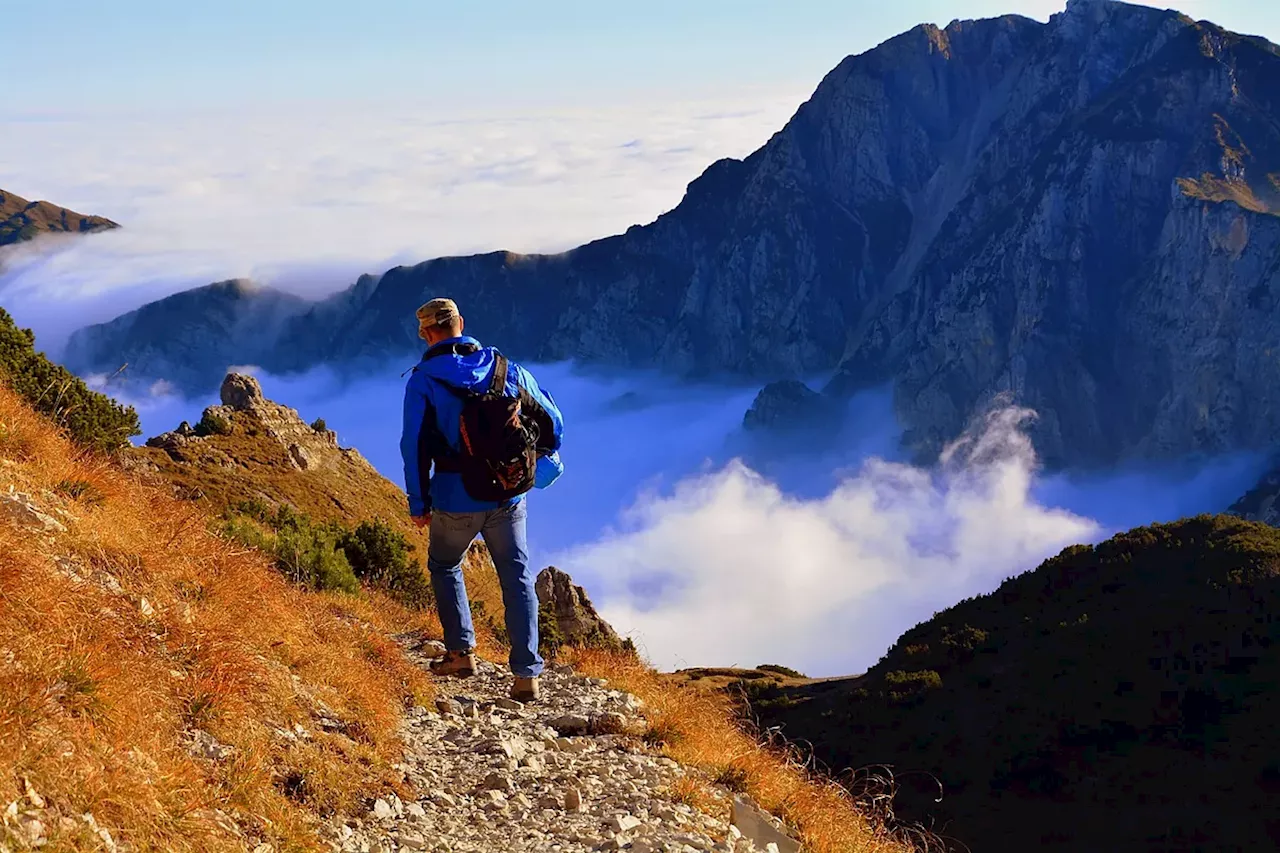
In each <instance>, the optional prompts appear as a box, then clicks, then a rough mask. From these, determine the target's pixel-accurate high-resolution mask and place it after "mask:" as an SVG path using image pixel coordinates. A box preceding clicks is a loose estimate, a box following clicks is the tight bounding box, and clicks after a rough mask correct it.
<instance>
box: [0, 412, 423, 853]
mask: <svg viewBox="0 0 1280 853" xmlns="http://www.w3.org/2000/svg"><path fill="white" fill-rule="evenodd" d="M72 484H78V485H77V486H76V487H74V488H72ZM10 488H13V489H16V490H17V491H19V492H24V493H28V494H30V495H33V496H35V499H36V500H37V501H38V502H39V503H40V504H41V505H42V506H43V507H44V508H46V509H47V510H51V511H52V510H55V509H61V511H63V512H64V513H66V515H67V516H68V517H69V519H70V520H68V521H67V524H66V527H67V529H66V531H65V532H62V533H57V534H54V535H51V536H48V537H45V536H41V535H37V534H34V533H32V532H31V531H29V530H26V529H23V528H22V527H19V526H15V525H13V524H12V523H9V522H4V521H0V683H3V685H4V689H3V690H0V802H2V803H3V804H5V805H6V806H7V805H8V804H9V803H11V802H13V803H16V804H17V808H19V809H20V810H25V809H32V808H34V807H35V805H36V800H35V798H32V797H29V796H26V789H25V785H23V784H22V782H20V780H26V781H27V782H29V783H30V785H31V788H32V789H33V790H34V791H35V792H36V794H37V795H38V797H39V798H40V799H42V800H43V801H45V808H44V810H43V820H44V823H45V826H46V828H47V829H48V831H49V832H50V835H51V839H52V843H51V847H50V848H49V849H55V850H56V849H94V846H95V844H96V842H95V839H94V838H93V837H92V834H91V832H90V829H89V828H88V827H87V826H86V825H85V824H84V822H83V821H82V820H80V819H79V816H80V815H83V814H84V813H86V812H88V813H92V814H93V815H94V816H95V817H96V819H97V821H98V824H100V825H101V826H102V827H105V828H107V829H108V830H109V831H110V832H111V833H112V834H113V835H114V836H115V837H116V838H123V839H126V840H128V841H130V842H131V843H133V844H134V845H135V849H138V850H178V851H184V850H201V851H203V850H223V849H244V846H243V845H244V843H245V840H246V839H248V840H253V841H254V842H255V843H256V842H257V841H267V842H269V843H272V844H274V845H276V848H277V849H308V848H310V847H312V846H313V844H312V842H313V838H312V833H311V831H310V829H309V824H310V822H311V820H312V817H311V815H312V814H313V812H314V811H316V810H319V811H328V810H332V809H348V808H353V807H356V806H357V805H358V804H359V803H360V802H362V801H363V800H364V798H366V797H368V796H369V795H370V794H371V793H372V792H376V791H378V790H382V789H385V788H387V787H388V786H392V785H394V784H395V780H394V777H393V774H392V772H391V769H390V764H391V763H393V762H394V761H395V760H397V756H398V744H397V741H396V738H395V725H396V722H397V719H398V715H399V710H400V707H401V706H402V704H403V703H404V702H406V701H409V700H410V699H411V698H413V697H415V696H416V697H417V698H419V699H421V698H424V696H425V694H426V693H427V691H428V690H429V685H428V684H427V682H426V680H425V679H424V678H423V677H422V675H421V673H419V672H418V671H417V670H415V669H413V668H411V667H409V666H407V665H406V664H405V663H404V662H403V659H402V658H401V656H400V655H399V652H398V650H397V649H395V647H394V645H393V644H392V643H391V642H390V641H389V640H388V639H387V638H386V634H387V632H389V631H391V630H403V629H406V628H412V627H416V626H417V624H418V623H417V619H416V617H414V616H412V615H411V614H408V613H405V612H403V611H399V610H398V609H397V608H395V607H394V606H392V605H390V604H389V603H386V602H375V601H373V600H371V599H368V598H364V599H361V598H355V597H351V596H323V595H312V594H307V593H303V592H300V591H298V590H296V589H294V588H292V587H290V586H289V585H287V584H286V583H285V582H284V581H283V580H282V579H281V578H280V576H279V575H278V574H277V573H276V572H275V571H273V570H272V569H271V568H270V566H269V564H268V562H267V560H266V559H265V558H264V557H263V556H262V555H261V554H258V553H256V552H252V551H245V550H243V549H236V548H234V547H232V546H231V545H229V544H228V543H227V542H225V541H223V540H221V539H218V538H216V537H215V536H213V535H212V534H210V533H209V532H208V529H209V528H208V524H207V519H206V518H205V516H203V515H202V514H201V513H200V512H198V511H197V509H196V508H194V507H192V506H191V505H190V504H189V503H186V502H182V501H178V500H175V499H174V498H173V497H171V495H170V494H169V490H168V489H164V488H157V487H155V486H149V485H144V484H141V483H139V482H137V481H136V480H135V479H134V478H131V477H129V476H127V475H126V474H124V473H122V472H121V471H119V470H118V469H117V468H115V467H114V466H113V465H111V464H110V463H108V462H106V461H103V460H101V459H99V458H96V457H92V456H86V455H82V454H81V453H80V452H79V451H77V449H76V448H74V447H73V446H72V445H71V444H69V443H68V442H67V441H66V439H65V438H63V437H62V436H61V435H59V434H58V433H57V431H56V430H55V429H54V428H53V427H52V426H51V425H50V424H49V423H48V422H47V421H45V420H43V419H42V418H40V417H39V416H37V415H35V414H34V413H33V412H31V411H30V410H29V409H28V408H26V406H25V405H24V404H23V403H21V401H20V400H19V399H18V398H17V397H16V396H15V395H14V394H12V393H11V392H9V391H7V390H5V389H3V388H0V490H3V491H6V492H7V491H8V490H9V489H10ZM69 494H78V495H79V497H78V498H71V497H68V496H67V495H69ZM72 573H74V574H75V575H77V576H78V577H79V578H82V579H79V580H77V579H76V577H73V576H72ZM108 575H109V576H110V577H111V578H114V579H115V582H117V583H118V584H119V587H118V589H117V588H115V587H114V586H113V585H112V584H110V583H109V582H107V581H106V580H105V579H106V578H107V576H108ZM144 600H145V604H144ZM320 713H323V714H325V715H326V716H329V717H331V718H335V719H336V720H338V721H339V722H340V723H341V730H334V731H325V730H323V729H322V728H321V727H320V726H319V725H318V722H317V719H316V717H317V714H320ZM295 724H300V725H302V726H303V727H304V728H306V729H307V730H308V732H309V734H310V737H308V738H306V739H302V740H289V739H286V738H283V737H281V736H280V735H279V734H277V730H278V729H289V728H291V727H292V726H294V725H295ZM197 727H198V728H200V729H203V730H206V731H208V732H210V733H211V734H213V735H214V736H215V737H217V738H218V739H219V740H221V741H223V742H225V743H227V744H230V745H232V746H234V747H235V748H236V749H237V752H236V754H235V756H234V757H233V758H231V759H229V760H226V761H222V762H217V763H212V762H208V761H204V760H200V759H196V758H193V757H192V755H191V754H190V753H189V752H188V751H187V750H186V749H185V748H184V747H183V736H184V732H186V731H188V730H191V729H193V728H197ZM60 818H67V819H68V821H67V823H66V824H65V825H63V824H62V823H61V821H60V820H59V819H60ZM9 823H12V822H11V821H10V822H9ZM8 829H12V826H9V827H8ZM5 831H7V830H6V828H4V827H0V838H2V837H3V834H4V832H5ZM0 846H3V845H0ZM252 846H253V844H250V845H249V847H250V848H252Z"/></svg>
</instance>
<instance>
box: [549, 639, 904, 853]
mask: <svg viewBox="0 0 1280 853" xmlns="http://www.w3.org/2000/svg"><path fill="white" fill-rule="evenodd" d="M564 657H565V659H566V660H567V661H568V662H570V663H571V664H572V665H573V666H574V667H575V668H577V669H578V670H579V671H581V672H582V673H584V674H586V675H590V676H594V677H600V678H607V679H608V680H609V682H610V686H612V687H615V688H617V689H619V690H625V691H627V692H629V693H633V694H635V695H636V696H638V697H639V698H640V699H641V700H643V701H644V704H645V707H644V714H645V717H646V718H647V720H648V723H649V728H648V731H647V733H646V734H645V736H644V738H645V740H646V741H648V742H649V743H651V744H653V745H655V746H658V747H660V748H661V749H662V751H663V752H664V753H665V754H666V755H668V756H670V757H671V758H673V759H675V760H676V761H679V762H681V763H682V764H685V765H687V766H690V767H693V768H697V769H699V770H701V771H703V772H704V773H705V774H706V777H707V779H708V780H709V781H711V782H715V783H718V784H720V785H723V786H724V787H727V788H729V789H730V790H732V791H735V792H741V793H745V794H748V795H750V796H751V797H752V798H753V799H754V800H755V801H756V802H757V803H758V804H759V805H760V806H762V807H763V808H765V809H767V810H768V811H771V812H773V813H774V814H776V815H778V816H779V817H781V818H783V819H784V820H785V821H786V822H787V823H788V824H790V825H791V826H792V827H794V828H795V830H796V831H797V832H798V834H799V836H800V838H801V839H802V841H803V842H804V844H805V849H806V850H808V851H812V853H890V851H892V853H907V851H914V850H918V849H919V845H916V844H914V843H913V842H912V841H910V840H908V839H906V838H904V837H903V836H902V835H901V834H895V833H894V832H891V831H890V830H889V829H888V828H887V827H886V825H885V822H884V821H883V820H882V819H881V818H880V817H879V816H876V815H873V814H871V813H870V807H869V804H860V803H858V802H855V800H854V799H853V797H852V796H851V795H850V794H849V792H848V791H847V790H845V789H844V788H843V787H841V786H840V785H838V784H836V783H835V782H833V781H830V780H828V779H825V778H823V777H820V776H817V775H815V774H812V773H809V772H808V771H807V770H806V769H805V768H804V767H803V766H801V765H800V764H799V763H798V762H797V761H796V760H794V758H793V757H792V756H791V755H789V754H788V753H786V752H785V751H783V750H781V749H777V748H772V747H769V746H766V745H764V744H762V743H761V742H760V741H759V740H757V739H756V738H755V737H753V736H752V735H751V734H749V733H748V732H747V731H746V730H745V729H744V728H743V727H742V725H741V724H740V723H739V722H738V721H737V716H736V714H735V713H734V709H733V707H732V704H731V702H730V699H729V698H728V697H727V696H725V695H724V694H722V693H719V692H716V691H707V690H697V689H694V688H692V687H689V686H687V685H684V684H680V683H677V682H674V681H672V680H670V679H664V678H662V677H661V676H660V675H659V674H658V673H657V672H656V671H654V670H653V669H652V668H651V667H649V666H647V665H646V664H645V663H644V662H643V661H641V660H639V659H638V658H636V657H635V656H633V655H628V654H621V653H614V652H608V651H601V650H596V649H571V650H566V651H565V653H564ZM669 795H670V796H672V797H673V798H674V799H677V800H679V801H681V802H689V803H690V804H698V805H701V806H705V807H707V808H714V805H713V804H711V803H710V797H709V795H708V794H707V793H706V791H705V787H704V786H702V785H700V783H699V782H698V781H697V780H689V781H687V782H682V783H680V784H679V785H678V786H674V787H673V791H672V792H670V794H669Z"/></svg>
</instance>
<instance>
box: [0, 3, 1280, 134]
mask: <svg viewBox="0 0 1280 853" xmlns="http://www.w3.org/2000/svg"><path fill="white" fill-rule="evenodd" d="M1147 5H1155V6H1165V5H1170V4H1167V3H1147ZM1172 5H1174V6H1176V7H1177V8H1178V9H1180V10H1181V11H1184V12H1186V13H1187V14H1189V15H1192V16H1194V17H1197V18H1205V17H1207V18H1211V19H1212V20H1214V21H1216V22H1217V23H1220V24H1222V25H1223V26H1227V27H1228V28H1231V29H1236V30H1241V31H1246V32H1251V33H1257V34H1261V35H1266V36H1268V37H1270V38H1271V39H1272V40H1278V39H1280V3H1275V2H1274V0H1181V2H1179V3H1176V4H1172ZM3 6H4V11H3V19H4V30H5V38H4V42H5V44H4V50H3V51H0V79H5V80H9V81H20V83H21V85H19V86H16V87H14V86H10V87H8V89H7V91H6V92H5V97H4V100H3V104H0V115H4V114H8V115H9V116H47V115H51V114H52V115H58V114H62V113H65V112H68V111H70V112H78V111H84V110H91V111H105V112H116V113H118V112H122V111H126V112H127V111H132V112H140V113H143V114H146V113H150V112H153V111H156V110H175V109H176V110H189V109H192V108H199V109H213V108H224V109H225V108H233V109H239V108H253V107H263V106H268V105H278V104H282V103H283V104H297V103H299V102H303V101H311V102H318V103H337V102H356V103H371V102H376V101H394V102H398V103H402V102H404V101H406V100H408V101H413V102H415V103H419V104H421V105H423V107H424V108H427V107H430V108H434V109H448V110H450V111H452V112H456V111H457V110H459V109H482V110H483V109H487V108H490V107H492V106H495V105H497V106H501V107H503V108H505V109H508V110H509V109H510V108H512V107H515V106H518V107H519V108H522V109H527V108H530V107H534V106H547V105H554V106H566V105H570V104H576V105H586V106H607V105H608V106H616V105H617V103H618V102H619V101H626V100H628V99H630V98H635V97H643V96H645V95H653V94H654V93H660V92H661V93H668V94H672V95H675V94H678V95H679V96H681V97H685V96H688V95H690V94H715V95H719V94H725V93H734V94H740V93H742V92H743V91H746V90H749V89H750V88H752V87H755V86H764V87H767V88H770V89H775V88H777V87H779V86H782V87H787V86H802V87H808V88H810V89H811V88H812V87H813V86H814V85H816V84H817V82H818V80H819V79H821V77H822V75H823V74H825V73H826V72H827V71H829V70H830V69H831V68H833V67H834V66H835V65H836V64H837V63H838V62H839V61H840V60H841V59H842V58H844V57H845V56H846V55H849V54H852V53H859V52H861V51H863V50H866V49H868V48H870V47H872V46H874V45H876V44H878V43H880V42H882V41H884V40H885V39H887V38H890V37H892V36H894V35H896V34H898V33H900V32H903V31H905V30H907V29H910V28H911V27H912V26H914V25H916V24H918V23H921V22H926V21H929V22H934V23H938V24H943V25H945V24H946V23H947V22H949V21H951V20H954V19H966V18H982V17H992V16H995V15H999V14H1005V13H1017V14H1023V15H1027V16H1029V17H1033V18H1037V19H1040V20H1045V19H1046V18H1047V17H1048V16H1049V15H1050V14H1052V13H1054V12H1057V11H1060V10H1061V9H1062V8H1063V6H1064V0H897V2H892V3H884V2H868V0H790V2H785V3H783V2H777V0H696V2H690V0H646V2H643V3H616V2H614V3H601V2H593V1H592V0H545V2H538V3H532V2H528V0H485V2H466V3H463V2H456V0H455V2H445V0H375V1H374V2H364V3H352V2H349V0H273V2H270V3H264V2H261V0H223V2H218V3H174V2H172V0H122V1H121V2H117V3H91V2H87V0H72V2H66V3H17V2H6V3H4V4H3Z"/></svg>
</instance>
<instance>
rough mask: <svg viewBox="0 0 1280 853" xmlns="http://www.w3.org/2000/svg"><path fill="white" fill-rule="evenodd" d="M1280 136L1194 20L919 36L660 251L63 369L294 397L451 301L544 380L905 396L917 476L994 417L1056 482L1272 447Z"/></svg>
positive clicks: (105, 354) (722, 190)
mask: <svg viewBox="0 0 1280 853" xmlns="http://www.w3.org/2000/svg"><path fill="white" fill-rule="evenodd" d="M1278 112H1280V49H1278V48H1277V47H1276V46H1274V45H1272V44H1269V43H1268V42H1266V41H1264V40H1262V39H1258V38H1254V37H1248V36H1241V35H1237V34H1234V33H1230V32H1227V31H1224V30H1222V29H1221V28H1219V27H1216V26H1214V25H1213V24H1210V23H1205V22H1195V21H1193V20H1191V19H1189V18H1187V17H1185V16H1182V15H1179V14H1178V13H1176V12H1171V11H1161V10H1157V9H1152V8H1147V7H1140V6H1130V5H1126V4H1122V3H1116V2H1102V0H1089V1H1088V2H1072V3H1070V4H1069V6H1068V8H1067V10H1066V11H1065V12H1063V13H1060V14H1058V15H1055V16H1053V18H1052V20H1051V21H1050V22H1049V23H1047V24H1041V23H1039V22H1036V21H1033V20H1030V19H1028V18H1022V17H1017V16H1008V17H1003V18H998V19H993V20H985V21H956V22H953V23H952V24H950V25H949V26H947V27H946V28H945V29H940V28H938V27H936V26H932V25H923V26H920V27H916V28H915V29H913V30H911V31H909V32H907V33H904V34H903V35H901V36H898V37H897V38H893V39H890V40H889V41H887V42H885V43H884V44H882V45H880V46H879V47H877V48H875V49H873V50H871V51H868V52H866V53H864V54H861V55H859V56H853V57H849V58H848V59H846V60H844V61H843V62H841V63H840V65H839V66H837V67H836V68H835V70H833V71H832V72H831V73H830V74H828V75H827V77H826V79H824V80H823V81H822V83H821V85H820V86H818V88H817V90H816V91H815V92H814V94H813V96H812V97H811V98H810V99H809V100H808V101H807V102H806V103H804V104H803V105H801V107H800V108H799V110H798V111H797V112H796V114H795V116H794V117H793V118H792V119H791V121H790V122H789V123H788V124H787V126H786V127H785V128H784V129H783V130H782V131H780V132H779V133H777V134H776V135H775V136H774V137H773V138H772V139H770V140H769V142H768V143H767V144H766V145H765V146H763V147H762V148H761V149H759V150H758V151H756V152H755V153H753V154H752V155H750V156H749V157H747V158H746V159H745V160H741V161H738V160H721V161H719V162H717V163H715V164H713V165H711V166H710V167H709V168H708V169H707V170H706V172H705V173H704V174H703V175H702V176H701V177H699V178H698V179H697V180H695V181H694V182H693V183H691V184H690V185H689V188H688V191H687V193H686V194H685V197H684V199H683V201H682V202H681V203H680V204H679V205H678V206H677V207H676V208H674V209H673V210H672V211H670V212H669V213H666V214H664V215H663V216H661V217H659V218H658V219H657V220H656V221H655V222H653V223H651V224H649V225H646V226H642V227H641V226H637V227H633V228H631V229H629V230H628V231H627V232H626V233H624V234H620V235H617V236H614V237H609V238H607V239H603V240H599V241H596V242H593V243H590V244H587V245H584V246H581V247H579V248H577V249H574V250H572V251H570V252H566V253H564V254H561V255H551V256H542V255H532V256H531V255H516V254H512V253H508V252H495V253H491V254H486V255H478V256H472V257H461V258H440V259H436V260H432V261H428V262H426V263H422V264H419V265H417V266H413V267H397V268H395V269H392V270H389V271H388V272H387V273H386V274H384V275H383V276H381V277H380V278H373V277H365V278H363V279H361V280H360V282H358V283H357V284H356V285H354V286H353V287H352V288H351V289H350V290H348V291H346V292H345V293H342V294H339V295H338V296H336V297H333V298H332V299H329V300H327V301H325V302H323V303H321V304H318V305H315V306H311V307H308V308H306V309H305V310H302V311H294V312H293V313H291V314H290V316H288V317H286V318H285V319H284V320H283V321H282V322H281V323H280V324H279V328H278V330H277V332H276V333H275V334H274V335H273V336H270V337H262V336H261V335H260V333H259V332H252V333H251V332H250V331H249V324H246V326H245V327H244V328H237V329H227V328H226V324H225V323H220V322H219V321H215V320H208V321H202V323H203V328H205V329H206V330H208V331H203V332H202V331H201V330H200V328H197V327H193V326H186V327H183V328H178V327H170V326H168V325H165V324H156V323H145V324H144V323H142V322H141V319H142V317H143V316H144V314H145V312H147V311H149V310H152V309H154V307H155V306H148V307H147V308H144V309H142V310H141V311H140V312H135V314H132V315H126V316H125V317H122V318H120V319H118V320H115V321H113V322H111V323H108V324H106V325H104V326H100V327H94V328H91V329H89V330H86V331H84V332H82V333H80V335H78V337H77V339H76V340H75V341H74V344H75V345H74V346H73V348H72V349H73V352H74V353H75V359H76V361H75V364H76V366H77V367H79V368H81V369H85V370H97V369H104V368H107V367H110V368H114V367H116V366H118V365H119V364H120V363H121V362H123V361H129V362H130V363H131V364H133V365H134V369H135V370H143V371H144V372H145V371H151V372H153V373H154V374H155V375H158V376H166V377H169V378H174V377H177V378H178V379H180V380H183V381H187V380H191V381H194V380H196V379H201V378H202V377H203V379H202V381H205V382H206V383H209V382H210V381H211V380H209V376H211V375H212V374H213V373H215V372H217V371H219V370H221V369H222V368H223V367H225V360H226V357H227V355H226V354H227V353H236V352H240V351H242V350H243V351H245V352H252V353H253V354H254V358H255V361H257V362H258V363H260V364H262V366H264V367H265V368H267V369H270V370H276V371H279V370H300V369H304V368H307V367H310V366H313V365H315V364H319V363H331V364H338V365H350V364H354V363H358V362H360V361H362V360H366V359H370V358H387V357H392V356H394V357H403V356H406V355H408V354H410V353H412V352H413V351H415V350H416V349H417V347H418V342H417V340H416V338H415V321H414V317H413V310H414V308H415V307H416V306H417V305H418V304H419V303H420V302H421V301H422V300H423V299H425V298H426V297H430V296H438V295H452V296H456V297H457V298H459V299H460V300H461V301H462V304H463V310H464V312H465V314H466V315H467V318H468V321H469V325H468V328H469V329H471V330H473V331H474V332H476V333H477V334H479V335H480V336H481V337H483V338H488V339H490V340H494V341H498V342H500V343H501V344H502V346H503V348H504V350H505V351H507V352H508V353H509V354H511V355H512V356H514V357H517V358H524V359H526V360H527V359H563V358H575V359H580V360H588V361H596V362H604V363H609V364H615V365H622V366H636V367H657V368H661V369H663V370H667V371H672V372H675V373H679V374H683V375H698V374H703V375H708V374H715V373H720V372H725V371H730V372H734V373H737V374H743V375H749V376H753V377H759V378H761V379H764V380H766V381H769V380H774V379H779V378H794V377H797V376H803V375H812V374H813V373H816V372H820V371H829V370H833V369H835V370H836V373H835V378H834V379H833V380H832V382H831V383H830V385H829V386H828V388H827V389H826V390H827V391H828V392H829V393H831V394H833V395H837V396H840V395H846V394H850V393H852V392H854V391H856V390H858V389H860V388H863V387H866V386H868V385H871V384H881V383H884V382H892V383H893V385H894V388H895V400H896V408H897V412H898V414H899V417H900V419H901V420H902V421H903V423H904V425H905V427H906V428H907V433H906V436H907V441H908V443H909V444H910V445H911V446H912V447H914V448H915V449H917V450H919V451H921V452H931V451H933V450H936V449H938V448H939V447H940V446H942V444H943V443H944V442H945V441H947V440H949V439H951V438H953V437H954V436H956V435H958V434H959V433H960V432H961V430H962V429H963V427H964V426H965V424H966V423H967V422H968V420H969V419H970V418H971V417H972V416H973V415H974V414H975V413H977V412H981V411H982V410H983V409H984V408H985V407H986V406H987V405H988V403H989V402H990V401H991V400H992V399H994V398H996V397H998V396H1000V395H1002V394H1009V395H1011V396H1012V398H1013V399H1014V401H1015V402H1017V403H1018V404H1020V405H1024V406H1029V407H1031V408H1034V409H1036V410H1037V411H1038V412H1039V414H1040V417H1039V419H1038V420H1037V421H1036V425H1035V427H1034V437H1035V440H1036V443H1037V446H1038V448H1039V449H1040V451H1041V452H1042V454H1043V455H1044V456H1045V457H1046V458H1047V459H1048V460H1049V462H1050V463H1052V464H1057V465H1100V464H1107V463H1110V462H1113V461H1115V460H1117V459H1120V458H1125V457H1171V456H1178V455H1181V454H1185V453H1188V452H1192V451H1202V452H1209V453H1212V452H1217V451H1223V450H1228V449H1242V448H1260V447H1266V446H1270V445H1272V444H1273V443H1275V441H1276V439H1277V438H1280V397H1278V396H1277V395H1280V361H1278V360H1277V359H1275V358H1273V357H1272V355H1271V352H1272V349H1273V347H1274V342H1275V341H1276V340H1278V339H1280V314H1277V312H1276V310H1275V308H1276V306H1277V305H1280V272H1278V271H1280V216H1277V215H1276V214H1277V211H1280V125H1277V124H1276V122H1275V121H1274V116H1275V115H1276V114H1277V113H1278ZM293 307H294V308H296V306H293ZM250 313H253V312H252V311H250ZM196 316H200V312H196ZM191 340H199V341H202V342H204V343H202V345H201V346H202V347H203V346H206V345H212V349H211V350H208V351H206V350H204V349H201V350H200V351H198V352H193V351H192V345H191V344H190V343H189V341H191ZM193 358H194V359H195V361H196V362H198V361H199V360H201V359H204V360H206V361H209V362H217V366H216V368H215V367H212V366H209V367H207V368H206V369H204V370H203V372H201V371H199V370H191V369H188V368H186V367H184V365H186V364H187V363H188V361H189V360H191V359H193ZM206 387H207V385H206Z"/></svg>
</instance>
